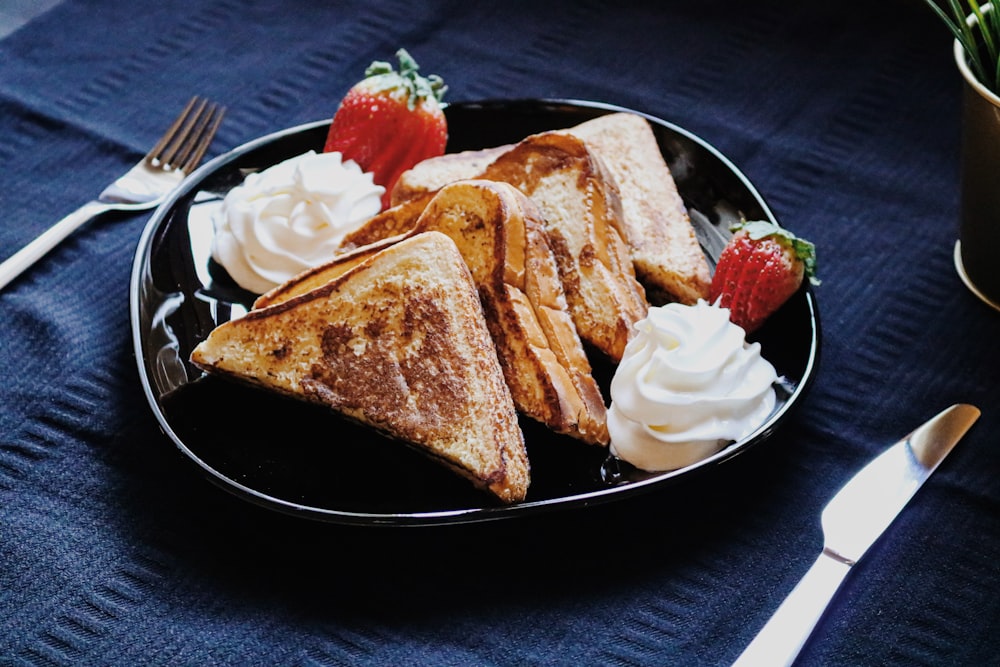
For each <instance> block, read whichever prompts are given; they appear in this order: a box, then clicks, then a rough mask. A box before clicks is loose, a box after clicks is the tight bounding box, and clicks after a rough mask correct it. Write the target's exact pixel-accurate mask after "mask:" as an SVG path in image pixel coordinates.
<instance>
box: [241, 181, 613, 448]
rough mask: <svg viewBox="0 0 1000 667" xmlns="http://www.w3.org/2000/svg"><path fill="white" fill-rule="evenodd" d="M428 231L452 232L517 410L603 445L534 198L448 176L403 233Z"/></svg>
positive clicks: (302, 283)
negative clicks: (415, 220) (469, 273)
mask: <svg viewBox="0 0 1000 667" xmlns="http://www.w3.org/2000/svg"><path fill="white" fill-rule="evenodd" d="M390 210H391V209H390ZM390 217H391V216H390ZM390 227H391V225H390ZM380 228H381V227H380V223H378V222H377V221H376V222H373V223H372V226H370V227H369V231H368V232H366V233H370V236H371V237H377V236H378V234H377V233H375V232H376V230H377V229H380ZM432 230H433V231H438V232H442V233H444V234H446V235H448V236H449V237H450V238H452V239H453V240H454V241H455V243H456V245H457V246H458V248H459V251H460V252H461V253H462V256H463V258H464V259H465V262H466V265H467V266H468V267H469V270H470V271H471V273H472V277H473V280H474V282H475V284H476V286H477V287H478V289H479V295H480V297H481V299H482V304H483V310H484V312H485V314H486V322H487V326H488V327H489V330H490V333H491V334H492V336H493V340H494V342H495V344H496V347H497V353H498V356H499V358H500V363H501V366H502V367H503V371H504V377H505V378H506V380H507V384H508V386H509V387H510V391H511V395H512V396H513V398H514V403H515V406H516V407H517V409H518V410H520V411H521V412H522V413H524V414H525V415H527V416H529V417H531V418H533V419H536V420H537V421H539V422H541V423H543V424H545V425H546V426H548V427H549V428H551V429H552V430H553V431H555V432H557V433H563V434H566V435H569V436H571V437H574V438H577V439H579V440H582V441H584V442H588V443H592V444H601V445H606V444H607V442H608V433H607V415H606V408H605V405H604V401H603V398H602V396H601V393H600V388H599V387H598V386H597V383H596V382H595V381H594V378H593V376H592V375H591V368H590V362H589V361H588V360H587V357H586V354H585V352H584V350H583V345H582V343H581V341H580V338H579V337H578V335H577V332H576V329H575V327H574V324H573V321H572V318H571V316H570V314H569V312H568V310H567V304H566V300H565V297H564V294H563V289H562V283H561V281H560V278H559V272H558V266H557V264H556V260H555V257H554V256H553V254H552V251H551V249H550V248H549V245H548V241H547V237H546V234H545V231H544V230H543V228H542V220H541V216H540V213H539V212H538V209H537V207H536V206H535V204H534V203H533V202H532V201H531V200H530V199H528V198H527V197H526V196H525V195H524V194H523V193H521V192H519V191H518V190H517V189H516V188H514V187H513V186H511V185H509V184H507V183H501V182H494V181H484V180H468V181H459V182H456V183H451V184H449V185H446V186H445V187H443V188H441V190H440V191H439V192H438V193H437V194H435V195H434V196H433V197H432V198H431V200H430V201H429V203H428V204H427V206H426V207H425V209H424V211H423V212H422V214H421V215H420V218H419V219H418V221H417V222H416V224H415V227H414V229H413V230H411V232H410V235H413V234H421V233H424V232H427V231H432ZM401 238H403V237H400V236H390V237H388V238H386V239H383V240H380V241H376V242H375V243H373V244H372V245H369V246H362V247H360V248H357V249H355V250H353V251H352V252H350V253H348V254H346V255H343V256H341V257H339V258H338V259H337V260H335V261H334V262H331V263H330V264H328V265H327V266H325V267H320V268H318V269H314V270H313V271H310V272H307V273H304V274H302V275H300V276H298V277H297V278H293V279H292V280H291V281H289V282H288V283H286V284H285V285H283V286H282V287H279V288H277V289H276V290H274V291H272V292H271V293H269V294H268V295H265V296H264V297H262V299H266V303H275V302H276V301H277V300H280V299H282V298H289V297H294V296H295V295H296V294H300V293H302V292H304V291H307V290H309V289H312V288H314V287H315V286H316V285H317V284H322V283H323V282H324V281H325V280H327V279H330V278H332V277H334V276H335V275H336V274H337V273H338V272H340V271H341V270H342V267H343V265H351V264H353V263H356V262H358V261H363V259H364V257H365V256H366V255H367V254H369V253H372V252H377V251H378V250H379V249H381V248H383V247H385V246H387V245H392V244H394V243H398V242H399V241H400V239H401ZM260 303H261V301H258V304H260Z"/></svg>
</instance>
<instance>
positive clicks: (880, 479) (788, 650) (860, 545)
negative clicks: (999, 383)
mask: <svg viewBox="0 0 1000 667" xmlns="http://www.w3.org/2000/svg"><path fill="white" fill-rule="evenodd" d="M979 414H980V413H979V409H978V408H976V407H974V406H972V405H966V404H957V405H953V406H951V407H950V408H948V409H946V410H944V411H943V412H941V413H940V414H938V415H937V416H935V417H933V418H932V419H931V420H930V421H928V422H927V423H925V424H923V425H922V426H920V427H918V428H917V429H916V430H915V431H913V432H912V433H910V434H909V435H908V436H906V437H905V438H903V439H902V440H900V441H899V442H898V443H896V444H895V445H893V446H892V447H890V448H889V449H887V450H886V451H885V452H883V453H882V454H880V455H879V456H878V457H877V458H875V459H874V460H873V461H872V462H871V463H869V464H868V465H866V466H865V467H864V468H862V469H861V470H860V471H859V472H858V473H857V474H856V475H855V476H854V477H853V478H851V479H850V480H849V481H848V482H847V484H845V485H844V487H843V488H842V489H841V490H840V491H838V492H837V495H835V496H834V497H833V499H832V500H831V501H830V502H829V504H828V505H827V506H826V508H825V509H824V510H823V514H822V519H821V523H822V526H823V540H824V544H823V552H822V553H821V554H820V555H819V557H818V558H817V559H816V562H815V563H814V564H813V565H812V567H810V568H809V570H808V571H807V572H806V574H805V575H804V576H803V577H802V579H801V580H799V583H798V584H796V586H795V588H793V589H792V592H791V593H789V594H788V597H787V598H785V600H784V602H782V603H781V605H780V606H779V607H778V610H777V611H775V612H774V615H773V616H771V619H770V620H769V621H768V622H767V624H766V625H764V628H763V629H762V630H761V631H760V632H759V633H758V634H757V636H756V637H755V638H754V639H753V641H752V642H750V644H749V645H748V646H747V648H746V649H745V650H744V651H743V653H742V654H741V655H740V657H739V658H737V660H736V662H735V663H733V665H734V667H758V666H765V665H766V667H775V666H776V665H790V664H792V662H793V661H794V660H795V658H796V656H798V654H799V651H800V650H801V649H802V647H803V646H804V645H805V643H806V640H807V639H808V638H809V635H810V634H812V631H813V629H814V628H815V627H816V623H817V622H818V621H819V619H820V617H821V616H822V615H823V612H824V611H825V610H826V607H827V605H828V604H829V602H830V600H831V599H832V598H833V595H834V594H835V593H836V592H837V589H838V588H839V587H840V584H841V582H842V581H843V580H844V577H846V576H847V573H848V572H850V570H851V566H852V565H854V564H855V563H856V562H858V560H859V559H860V558H861V557H862V556H863V555H864V553H865V552H866V551H867V550H868V547H870V546H871V545H872V544H873V543H874V542H875V540H877V539H878V538H879V536H880V535H881V534H882V533H883V531H885V529H886V528H888V527H889V524H891V523H892V521H893V520H894V519H895V518H896V515H897V514H899V512H900V511H901V510H902V509H903V507H905V506H906V504H907V503H908V502H909V500H910V498H912V497H913V494H914V493H916V491H917V489H919V488H920V486H921V485H922V484H923V483H924V482H925V481H927V478H928V477H930V475H931V473H932V472H934V470H935V469H936V468H937V466H938V464H939V463H941V461H942V460H943V459H944V457H945V456H947V455H948V453H949V452H950V451H951V450H952V449H953V448H954V446H955V445H956V444H958V441H959V440H961V439H962V436H963V435H965V433H966V431H968V430H969V428H970V427H971V426H972V425H973V424H974V423H975V421H976V420H977V419H978V418H979Z"/></svg>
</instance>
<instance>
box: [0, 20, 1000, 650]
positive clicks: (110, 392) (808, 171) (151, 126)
mask: <svg viewBox="0 0 1000 667" xmlns="http://www.w3.org/2000/svg"><path fill="white" fill-rule="evenodd" d="M486 4H487V3H473V2H434V3H413V2H402V1H390V2H379V3H369V2H314V1H313V0H205V1H204V2H198V3H190V2H184V1H182V0H157V2H155V3H154V2H148V3H135V2H133V1H132V0H65V2H63V3H62V4H60V5H58V6H56V7H55V8H54V9H53V10H51V11H49V12H48V13H46V14H44V15H42V16H41V17H39V18H37V19H35V20H34V21H32V22H31V23H29V24H28V25H26V26H25V27H24V28H22V29H21V30H19V31H17V32H15V33H13V34H12V35H10V36H9V37H7V38H6V39H4V40H3V41H0V204H2V206H0V210H2V211H3V217H2V219H0V259H2V258H6V257H7V256H9V255H10V254H12V253H13V252H14V251H15V250H16V248H18V247H20V246H21V245H23V244H25V243H26V242H28V241H29V240H31V239H32V238H34V237H35V236H36V235H37V234H39V233H40V232H41V231H42V230H43V229H45V227H46V226H48V225H49V224H51V223H52V222H53V221H55V220H57V219H58V218H59V217H61V216H63V215H65V214H66V213H68V212H69V211H71V210H73V209H74V208H76V207H77V206H78V205H80V204H81V203H83V202H84V201H87V200H88V199H90V198H92V197H93V196H94V195H96V193H98V192H99V191H100V190H101V189H102V188H103V186H104V185H105V184H106V183H108V182H109V181H110V180H111V179H112V178H114V177H115V176H117V175H118V174H119V173H120V172H121V171H123V170H124V169H125V168H126V167H128V166H129V165H131V164H132V163H134V162H135V161H136V160H137V159H138V157H139V156H140V155H141V154H142V152H144V150H145V149H146V148H147V146H148V145H149V144H150V143H151V142H152V140H153V139H154V138H155V137H156V136H158V134H159V132H160V131H161V129H162V128H163V127H165V126H166V124H167V123H168V121H169V120H170V119H171V118H172V117H173V116H174V114H175V113H176V112H177V110H178V109H179V108H180V107H181V106H182V105H183V103H184V102H185V101H186V100H187V99H188V98H189V97H190V96H191V95H192V94H196V93H197V94H201V95H205V96H207V97H210V98H212V99H215V100H218V101H220V102H222V103H224V104H226V105H227V106H228V107H229V113H228V116H227V118H226V120H225V122H224V123H223V126H222V128H221V130H220V133H219V135H218V138H217V141H216V143H215V144H214V146H213V153H215V154H217V153H219V152H222V151H224V150H227V149H228V148H231V147H234V146H236V145H238V144H240V143H242V142H244V141H246V140H249V139H252V138H254V137H256V136H259V135H261V134H264V133H267V132H271V131H275V130H278V129H281V128H284V127H288V126H292V125H296V124H299V123H302V122H306V121H312V120H318V119H322V118H327V117H329V116H330V115H331V114H332V113H333V111H334V109H335V107H336V104H337V102H338V101H339V99H340V97H341V96H342V95H343V93H344V92H345V91H346V90H347V88H348V87H349V86H350V85H351V83H353V82H354V81H355V80H356V79H357V78H358V76H359V75H360V73H361V72H363V70H364V68H365V66H367V65H368V64H369V63H370V62H371V61H372V60H375V59H383V60H384V59H391V57H392V53H393V52H394V51H395V50H396V49H397V48H398V47H400V46H404V47H406V48H408V49H409V50H410V51H411V53H413V54H414V56H415V57H416V58H417V60H418V61H419V62H420V64H421V67H422V70H423V71H424V72H428V73H438V74H441V75H442V76H443V77H445V79H446V80H447V82H448V84H449V86H450V92H449V94H448V99H450V100H453V101H459V100H473V99H483V98H519V97H565V98H578V99H591V100H599V101H604V102H610V103H614V104H620V105H623V106H627V107H631V108H634V109H638V110H640V111H644V112H647V113H650V114H653V115H655V116H658V117H661V118H665V119H667V120H670V121H672V122H674V123H677V124H679V125H681V126H682V127H685V128H687V129H689V130H691V131H693V132H695V133H696V134H698V135H699V136H701V137H703V138H705V139H706V140H707V141H709V142H711V143H712V144H713V145H715V146H716V147H717V148H719V149H720V150H721V151H722V152H723V153H724V154H726V155H727V156H728V157H729V158H731V159H732V160H733V162H734V163H735V164H736V165H737V166H739V167H740V168H741V169H742V170H743V171H744V172H745V173H746V174H747V175H748V176H749V178H750V179H751V180H752V181H753V182H754V184H755V185H756V186H757V188H758V189H759V190H760V192H761V193H762V194H763V196H764V197H765V198H766V199H767V200H768V202H769V203H770V205H771V207H772V209H773V210H774V211H775V213H776V214H777V216H778V218H779V219H780V220H781V221H782V222H783V223H784V224H785V225H786V226H788V227H789V228H791V229H793V230H794V231H796V232H799V233H801V234H802V235H803V236H806V237H807V238H809V239H810V240H812V241H814V242H815V243H816V245H817V247H818V249H819V270H820V277H821V278H822V280H823V284H822V285H821V286H820V287H818V288H817V289H816V295H817V300H818V303H819V307H820V312H821V318H822V354H821V362H820V368H819V372H818V375H817V377H816V380H815V382H814V384H813V387H812V389H811V391H810V392H809V394H808V395H807V397H806V399H805V400H804V401H803V402H802V404H801V405H800V406H799V408H798V409H797V410H796V411H795V413H794V415H793V417H792V418H791V419H790V420H788V421H787V422H786V424H785V425H784V426H783V427H782V429H780V430H779V431H778V433H777V434H776V435H775V436H774V437H773V438H772V439H771V440H769V441H768V442H767V444H766V445H765V446H760V447H757V448H754V449H753V450H751V451H750V452H748V453H746V454H744V455H741V456H739V457H736V458H735V459H733V460H732V461H730V462H727V463H726V464H725V465H722V466H719V467H717V468H715V469H713V470H711V471H710V472H708V473H706V474H704V475H700V476H697V477H695V478H694V479H692V480H690V481H688V482H685V483H683V484H680V485H678V486H676V487H674V488H670V489H667V490H664V491H662V492H657V493H653V494H649V495H645V496H640V497H637V498H635V499H632V500H629V501H626V502H622V503H616V504H613V505H607V506H602V507H597V508H590V509H585V510H578V511H573V512H568V513H560V514H553V515H544V516H539V517H537V518H530V519H526V520H523V521H521V520H519V521H516V522H500V523H496V524H486V525H478V526H471V527H451V528H428V529H423V528H421V529H405V530H383V529H375V530H372V529H360V528H341V527H336V526H330V525H325V524H318V523H313V522H306V521H301V520H297V519H292V518H289V517H285V516H282V515H277V514H275V513H272V512H269V511H266V510H263V509H259V508H257V507H255V506H251V505H249V504H247V503H244V502H242V501H240V500H237V499H236V498H234V497H232V496H230V495H229V494H227V493H225V492H223V491H221V490H218V489H216V488H215V487H214V486H213V485H211V484H209V483H207V482H206V481H204V480H203V479H202V478H200V477H198V476H196V475H194V474H192V472H191V470H190V467H189V466H187V465H185V464H184V462H182V460H181V457H180V456H179V454H178V453H177V452H176V450H175V448H174V447H173V446H172V445H171V443H170V441H169V440H168V439H167V438H166V437H165V436H163V435H162V434H161V432H160V431H159V428H158V426H157V423H156V421H155V419H154V418H153V416H152V415H151V413H150V411H149V409H148V406H147V404H146V401H145V398H144V396H143V393H142V389H141V385H140V382H139V378H138V375H137V372H136V366H135V358H134V355H133V352H132V344H131V338H130V331H129V313H128V288H129V274H130V270H131V261H132V257H133V254H134V252H135V249H136V243H137V239H138V237H139V234H140V232H141V230H142V228H143V226H144V225H145V223H146V221H147V220H148V219H149V214H139V215H124V214H115V215H109V216H106V217H104V218H101V219H100V220H98V221H96V222H94V223H93V224H91V225H89V226H88V227H86V228H85V229H83V230H82V231H80V232H79V233H77V234H75V235H74V236H73V237H72V238H70V239H69V240H68V241H66V242H65V243H64V244H62V245H61V246H60V247H59V248H58V249H56V250H55V251H54V252H52V253H51V254H50V255H49V256H48V257H46V258H45V259H44V260H43V261H42V262H40V263H39V264H38V265H37V266H35V267H33V268H32V269H31V270H30V271H29V272H27V273H26V274H25V275H24V276H22V277H21V278H20V279H18V280H17V281H15V282H14V283H12V284H11V285H9V286H8V287H7V288H6V289H4V290H3V291H2V292H0V379H2V381H0V664H12V665H77V664H94V665H137V664H157V665H234V666H235V665H251V664H257V665H271V664H274V665H279V664H280V665H302V666H306V665H309V666H319V665H324V666H325V665H346V664H350V665H403V664H406V665H468V664H478V665H523V664H557V665H581V664H607V665H647V664H649V665H653V664H655V665H666V664H676V665H724V664H728V663H729V662H731V661H732V660H733V659H734V658H735V657H736V656H737V655H738V654H739V652H740V651H741V650H742V648H743V647H744V646H745V645H746V643H748V642H749V641H750V639H751V638H752V637H753V635H754V634H755V632H756V631H757V629H758V628H759V627H760V626H761V625H762V624H763V623H764V621H765V620H766V619H767V617H768V616H769V615H770V614H771V612H772V611H773V610H774V608H775V607H776V606H777V604H778V603H779V602H780V600H781V599H782V598H783V596H784V595H785V594H786V593H787V592H788V591H789V590H790V589H791V588H792V586H793V585H794V584H795V582H796V581H797V580H798V578H799V577H800V576H801V575H802V574H803V573H804V572H805V571H806V569H807V568H808V567H809V565H810V563H811V562H812V560H813V558H814V557H815V556H816V555H817V553H818V551H819V549H820V547H821V534H820V528H819V524H818V516H819V512H820V510H821V508H822V507H823V505H824V504H825V502H826V501H827V499H828V498H829V497H830V496H831V495H832V494H833V493H834V492H835V490H836V489H837V488H838V487H839V486H840V485H841V484H842V483H843V482H844V481H845V479H847V478H848V477H849V476H850V475H851V474H852V473H853V472H854V471H855V470H857V469H858V468H859V467H860V466H861V465H863V464H864V463H865V462H866V461H868V460H869V459H870V458H871V457H872V456H873V455H875V454H876V453H877V452H879V451H881V450H882V449H883V448H884V447H886V446H887V445H889V444H891V443H892V442H894V441H895V440H896V439H898V437H900V436H901V435H903V434H904V433H906V432H908V431H909V430H910V429H911V428H912V427H913V426H915V425H916V424H918V423H920V422H922V421H923V420H924V419H926V418H928V417H930V416H931V415H933V414H934V413H936V412H937V411H938V410H940V409H942V408H944V407H946V406H947V405H949V404H951V403H953V402H972V403H975V404H977V405H979V406H980V407H981V408H982V409H983V417H982V419H981V420H980V422H979V423H978V424H977V425H976V426H975V427H974V429H973V431H972V432H970V434H969V435H968V436H967V438H966V440H965V441H964V442H963V443H962V444H961V445H960V447H959V448H958V449H957V450H956V451H955V452H954V453H953V455H952V456H951V457H949V459H948V460H947V461H946V462H945V464H944V465H943V466H942V467H941V469H940V470H938V472H936V473H935V475H934V477H933V478H932V480H931V482H930V483H929V484H928V485H927V486H926V487H925V488H924V489H923V490H921V492H920V493H919V494H918V496H917V497H916V498H915V499H914V500H913V502H912V503H911V504H910V506H908V508H907V509H906V511H905V512H904V513H903V514H902V515H901V516H900V517H899V519H898V521H897V523H896V524H894V526H893V528H892V529H891V530H890V531H889V532H888V533H887V534H886V535H885V536H884V538H883V539H882V540H881V541H880V542H879V543H877V544H876V546H875V547H873V549H872V550H871V551H870V552H869V554H868V556H866V558H865V559H864V560H863V561H862V562H861V563H860V564H858V565H857V566H856V567H855V568H854V570H853V572H852V574H851V575H850V577H849V578H848V580H847V581H846V582H845V584H844V586H843V588H842V589H841V591H840V594H839V595H838V596H837V598H836V600H835V601H834V603H833V605H832V607H831V609H830V610H829V613H828V614H827V616H826V617H825V618H824V619H823V621H822V622H821V624H820V625H819V627H818V629H817V631H816V634H815V635H814V638H813V640H812V641H811V642H810V643H809V644H808V645H807V646H806V648H805V651H804V653H803V656H802V664H809V665H862V664H863V665H985V664H1000V662H998V660H1000V659H998V658H997V654H998V652H997V649H998V640H997V637H998V636H1000V521H998V516H1000V449H998V447H1000V442H998V440H1000V314H998V313H996V312H993V311H991V310H989V309H988V308H987V307H986V306H984V305H983V304H981V303H980V302H978V301H977V300H976V299H975V298H974V297H973V296H971V295H970V293H969V292H968V291H967V290H966V289H965V288H964V287H963V286H962V284H961V282H960V281H959V279H958V277H957V276H956V273H955V270H954V267H953V264H952V249H953V244H954V242H955V237H956V230H957V209H958V138H959V125H958V118H959V108H960V79H959V75H958V74H957V72H956V70H955V68H954V66H953V63H952V60H951V42H950V39H949V36H948V35H947V33H946V31H945V30H944V29H943V27H942V26H940V25H939V24H938V23H937V22H936V19H934V18H933V17H932V16H931V15H930V14H929V12H928V11H927V10H926V8H925V7H923V4H922V3H921V2H919V1H918V0H911V1H908V2H903V1H898V2H885V3H862V2H849V3H793V2H779V1H777V0H763V1H761V2H743V3H738V2H732V1H728V0H727V1H723V2H722V3H718V2H714V3H691V2H679V1H677V0H667V1H664V2H657V3H652V2H650V3H641V2H634V3H633V2H628V1H625V2H599V1H597V0H586V1H584V2H573V3H569V2H565V3H563V2H537V1H535V2H522V1H520V0H515V1H512V2H504V3H492V4H490V5H489V6H488V7H487V6H486ZM137 5H138V6H141V7H142V10H141V11H138V10H137V9H136V7H137ZM195 7H197V9H195ZM125 17H129V18H127V19H126V18H125Z"/></svg>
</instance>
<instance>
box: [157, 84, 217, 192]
mask: <svg viewBox="0 0 1000 667" xmlns="http://www.w3.org/2000/svg"><path fill="white" fill-rule="evenodd" d="M224 113H225V109H224V108H222V107H219V106H218V105H216V104H214V103H213V104H211V105H209V103H208V100H206V99H200V98H198V97H197V96H195V97H192V98H191V100H190V101H189V102H188V103H187V106H185V107H184V110H183V111H182V112H181V114H180V115H179V116H178V117H177V118H176V120H174V122H173V123H172V124H171V125H170V127H169V128H167V131H166V132H165V133H164V134H163V136H162V137H161V138H160V140H159V141H158V142H157V143H156V145H155V146H153V148H152V149H150V151H149V153H147V154H146V158H145V159H146V162H147V163H148V164H149V165H150V166H153V167H156V168H158V169H176V170H179V171H182V172H185V173H187V172H188V171H190V170H191V169H193V168H194V167H195V166H196V165H197V164H198V162H199V161H201V158H202V157H203V156H204V154H205V151H206V150H207V149H208V146H209V144H211V142H212V138H213V137H214V136H215V132H216V130H217V129H218V127H219V123H220V122H221V121H222V115H223V114H224Z"/></svg>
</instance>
